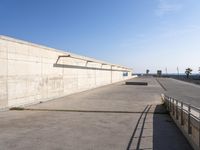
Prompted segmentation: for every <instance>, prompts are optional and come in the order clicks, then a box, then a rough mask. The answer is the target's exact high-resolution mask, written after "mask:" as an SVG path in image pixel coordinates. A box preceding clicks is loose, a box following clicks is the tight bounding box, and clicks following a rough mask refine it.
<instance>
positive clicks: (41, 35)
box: [0, 0, 200, 73]
mask: <svg viewBox="0 0 200 150" xmlns="http://www.w3.org/2000/svg"><path fill="white" fill-rule="evenodd" d="M0 34H2V35H7V36H11V37H15V38H18V39H22V40H26V41H30V42H33V43H38V44H43V45H46V46H49V47H53V48H58V49H62V50H66V51H69V52H72V53H77V54H81V55H85V56H89V57H94V58H97V59H101V60H105V61H109V62H112V63H117V64H122V65H126V66H128V67H132V68H133V69H134V71H135V72H145V70H146V69H150V72H155V71H156V70H157V69H162V70H163V72H165V68H167V70H168V72H169V73H170V72H176V69H177V66H178V67H179V69H180V71H181V72H184V70H185V68H186V67H191V68H192V69H193V70H194V72H197V71H198V67H200V0H1V1H0Z"/></svg>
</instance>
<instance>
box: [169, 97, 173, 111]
mask: <svg viewBox="0 0 200 150" xmlns="http://www.w3.org/2000/svg"><path fill="white" fill-rule="evenodd" d="M171 109H172V104H171V99H170V98H169V112H171Z"/></svg>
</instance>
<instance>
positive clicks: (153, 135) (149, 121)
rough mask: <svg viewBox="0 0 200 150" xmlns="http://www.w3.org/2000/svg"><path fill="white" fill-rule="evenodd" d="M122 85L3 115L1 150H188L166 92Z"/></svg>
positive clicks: (152, 85)
mask: <svg viewBox="0 0 200 150" xmlns="http://www.w3.org/2000/svg"><path fill="white" fill-rule="evenodd" d="M133 80H134V81H147V82H148V83H149V85H148V86H133V85H125V84H124V83H123V82H121V83H117V84H114V85H110V86H105V87H102V88H98V89H94V90H91V91H87V92H82V93H79V94H74V95H70V96H67V97H64V98H60V99H57V100H54V101H50V102H47V103H42V104H39V105H34V106H31V107H27V108H26V109H30V110H23V111H7V112H1V113H0V120H1V121H0V149H1V150H27V149H28V150H35V149H41V150H126V149H127V150H129V149H130V150H131V149H146V150H147V149H148V150H150V149H154V150H169V149H170V150H189V149H191V147H190V146H189V144H188V142H187V141H186V139H185V138H184V137H183V135H182V134H181V132H180V131H179V129H178V128H177V127H176V125H175V124H174V123H173V122H172V120H171V118H170V117H169V115H168V114H166V112H165V109H164V108H163V107H162V105H161V99H160V94H161V93H163V92H164V90H163V89H162V88H161V87H160V85H159V84H158V83H157V81H156V80H155V79H154V78H138V79H133Z"/></svg>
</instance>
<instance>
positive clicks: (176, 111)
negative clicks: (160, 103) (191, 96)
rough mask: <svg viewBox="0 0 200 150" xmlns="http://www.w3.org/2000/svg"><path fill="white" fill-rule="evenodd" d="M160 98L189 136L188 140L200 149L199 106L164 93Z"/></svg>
mask: <svg viewBox="0 0 200 150" xmlns="http://www.w3.org/2000/svg"><path fill="white" fill-rule="evenodd" d="M162 99H163V100H164V103H165V105H166V108H167V110H168V111H169V113H170V115H171V116H172V117H173V119H174V120H175V122H176V123H178V124H179V127H181V128H182V131H184V132H185V135H188V137H187V138H190V139H189V141H190V140H191V141H192V144H195V147H196V148H198V149H200V108H198V107H195V106H193V105H191V104H189V103H186V102H183V101H181V100H178V99H175V98H172V97H170V96H167V95H164V94H162Z"/></svg>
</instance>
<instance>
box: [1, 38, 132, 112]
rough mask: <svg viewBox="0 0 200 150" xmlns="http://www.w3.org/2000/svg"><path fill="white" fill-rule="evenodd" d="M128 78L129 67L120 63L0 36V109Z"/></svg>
mask: <svg viewBox="0 0 200 150" xmlns="http://www.w3.org/2000/svg"><path fill="white" fill-rule="evenodd" d="M69 55H70V56H69ZM59 56H67V57H60V58H59ZM111 68H112V71H111ZM124 72H128V76H126V77H125V76H123V73H124ZM129 78H131V70H130V69H128V68H124V67H123V66H117V65H113V64H109V63H106V62H102V61H98V60H95V59H92V58H87V57H83V56H79V55H75V54H71V53H67V52H62V51H59V50H56V49H52V48H48V47H44V46H40V45H36V44H32V43H28V42H25V41H21V40H16V39H13V38H9V37H5V36H0V88H1V90H0V108H4V107H13V106H19V105H27V104H33V103H38V102H40V101H46V100H50V99H54V98H58V97H62V96H65V95H68V94H71V93H76V92H80V91H84V90H88V89H92V88H95V87H99V86H103V85H107V84H111V83H114V82H118V81H122V80H125V79H129Z"/></svg>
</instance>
